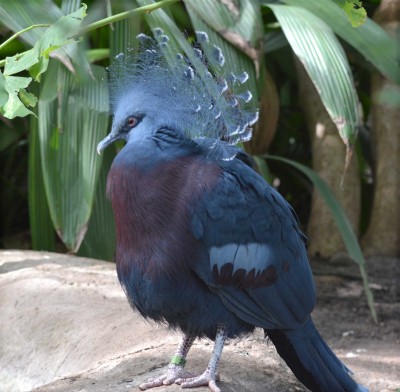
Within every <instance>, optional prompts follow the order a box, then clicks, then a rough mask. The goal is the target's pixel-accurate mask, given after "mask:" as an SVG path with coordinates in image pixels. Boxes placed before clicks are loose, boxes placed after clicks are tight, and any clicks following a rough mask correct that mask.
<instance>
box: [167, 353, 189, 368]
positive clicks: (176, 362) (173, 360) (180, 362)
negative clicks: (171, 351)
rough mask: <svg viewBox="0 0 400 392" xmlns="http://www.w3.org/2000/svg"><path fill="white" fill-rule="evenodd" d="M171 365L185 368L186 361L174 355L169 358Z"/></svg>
mask: <svg viewBox="0 0 400 392" xmlns="http://www.w3.org/2000/svg"><path fill="white" fill-rule="evenodd" d="M170 363H172V364H173V365H178V366H182V367H185V364H186V359H185V358H184V357H181V356H180V355H174V356H173V357H172V358H171V362H170Z"/></svg>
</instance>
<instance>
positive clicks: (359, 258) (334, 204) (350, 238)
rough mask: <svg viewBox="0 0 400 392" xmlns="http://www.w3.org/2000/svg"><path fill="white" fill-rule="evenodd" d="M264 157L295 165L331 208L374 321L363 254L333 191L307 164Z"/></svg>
mask: <svg viewBox="0 0 400 392" xmlns="http://www.w3.org/2000/svg"><path fill="white" fill-rule="evenodd" d="M265 158H267V159H273V160H276V161H280V162H284V163H286V164H288V165H291V166H293V167H295V168H296V169H297V170H299V171H301V172H302V173H303V174H305V175H306V176H307V177H308V178H309V180H310V181H311V182H312V183H313V185H314V187H315V189H317V191H318V192H319V193H320V195H321V197H322V198H323V199H324V201H325V202H326V205H327V206H328V207H329V209H330V210H331V213H332V216H333V218H334V220H335V222H336V225H337V227H338V230H339V232H340V235H341V236H342V239H343V242H344V244H345V246H346V249H347V252H348V253H349V256H350V257H351V258H352V259H353V260H354V261H355V262H356V263H357V264H358V267H359V269H360V274H361V278H362V280H363V284H364V290H365V294H366V297H367V302H368V306H369V308H370V311H371V315H372V318H373V319H374V321H375V322H377V315H376V311H375V307H374V297H373V294H372V292H371V289H370V288H369V283H368V273H367V270H366V262H365V259H364V256H363V254H362V251H361V248H360V245H359V243H358V240H357V237H356V235H355V233H354V230H353V228H352V227H351V223H350V221H349V220H348V218H347V216H346V213H345V212H344V210H343V208H342V206H341V205H340V203H339V202H338V201H337V199H336V198H335V196H334V194H333V192H332V191H331V190H330V188H329V186H328V185H327V184H326V182H325V181H324V180H323V179H322V178H320V177H319V176H318V175H317V173H316V172H314V171H313V170H311V169H310V168H308V167H307V166H304V165H302V164H301V163H298V162H295V161H292V160H290V159H286V158H282V157H277V156H272V155H266V156H265Z"/></svg>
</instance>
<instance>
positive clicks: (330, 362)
mask: <svg viewBox="0 0 400 392" xmlns="http://www.w3.org/2000/svg"><path fill="white" fill-rule="evenodd" d="M265 332H266V334H267V335H268V337H269V338H270V339H271V341H272V343H274V345H275V347H276V350H277V351H278V354H279V355H280V356H281V357H282V358H283V359H284V360H285V362H286V363H287V365H288V366H289V367H290V369H291V370H292V371H293V373H294V374H295V376H296V377H297V378H298V379H299V381H301V382H302V383H303V384H304V385H305V386H306V387H307V388H308V389H310V390H311V391H313V392H368V389H367V388H365V387H364V386H362V385H359V384H357V383H356V382H355V381H354V380H353V379H352V378H351V377H350V374H351V371H350V370H349V369H348V368H347V367H346V366H345V365H344V364H343V363H342V362H341V361H340V360H339V359H338V358H337V356H336V355H335V354H334V353H333V352H332V350H331V349H330V348H329V347H328V345H327V344H326V343H325V342H324V340H323V339H322V337H321V335H320V334H319V333H318V331H317V329H316V328H315V326H314V324H313V322H312V320H311V318H310V319H309V320H308V321H307V322H306V323H305V324H304V325H303V326H302V327H301V328H298V329H296V330H276V329H273V330H266V331H265Z"/></svg>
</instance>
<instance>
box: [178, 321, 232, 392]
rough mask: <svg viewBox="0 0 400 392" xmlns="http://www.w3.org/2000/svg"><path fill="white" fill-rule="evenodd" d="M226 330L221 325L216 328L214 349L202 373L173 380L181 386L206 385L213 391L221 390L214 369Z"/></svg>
mask: <svg viewBox="0 0 400 392" xmlns="http://www.w3.org/2000/svg"><path fill="white" fill-rule="evenodd" d="M226 336H227V334H226V330H225V328H223V327H220V328H218V331H217V336H216V337H215V344H214V349H213V352H212V355H211V358H210V361H209V362H208V366H207V369H206V370H205V372H204V373H203V374H201V375H200V376H197V377H192V378H179V379H177V380H176V381H175V382H176V383H177V384H180V385H181V387H182V388H195V387H201V386H205V385H208V387H209V388H210V389H211V391H213V392H221V390H220V389H219V388H218V387H217V384H216V370H217V366H218V362H219V359H220V358H221V354H222V349H223V348H224V342H225V339H226Z"/></svg>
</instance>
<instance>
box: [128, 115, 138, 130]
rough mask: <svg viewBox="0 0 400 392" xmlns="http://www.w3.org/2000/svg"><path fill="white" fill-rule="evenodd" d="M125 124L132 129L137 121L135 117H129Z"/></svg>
mask: <svg viewBox="0 0 400 392" xmlns="http://www.w3.org/2000/svg"><path fill="white" fill-rule="evenodd" d="M126 123H127V124H128V127H130V128H133V127H134V126H135V125H136V124H137V120H136V118H135V117H129V118H128V120H127V122H126Z"/></svg>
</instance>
